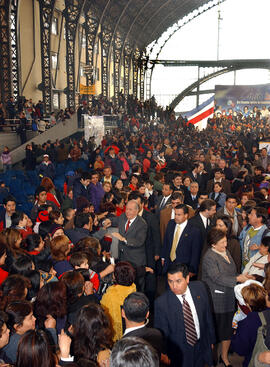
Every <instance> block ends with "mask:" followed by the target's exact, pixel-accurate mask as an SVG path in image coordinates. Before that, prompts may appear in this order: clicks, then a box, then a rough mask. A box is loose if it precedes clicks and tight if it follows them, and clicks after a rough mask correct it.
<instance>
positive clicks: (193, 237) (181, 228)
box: [162, 204, 202, 276]
mask: <svg viewBox="0 0 270 367" xmlns="http://www.w3.org/2000/svg"><path fill="white" fill-rule="evenodd" d="M174 212H175V217H174V220H170V221H169V223H168V226H167V229H166V233H165V237H164V242H163V247H162V264H163V270H164V272H165V273H166V272H167V269H168V267H169V266H170V264H171V263H172V262H176V263H179V262H182V263H184V264H186V265H187V266H188V268H189V272H190V275H191V276H194V275H195V274H197V272H198V266H199V262H200V255H201V248H202V245H201V243H202V240H201V234H200V231H199V229H198V228H196V227H193V226H192V225H191V224H189V223H188V208H187V206H186V205H185V204H180V205H177V206H176V207H175V209H174Z"/></svg>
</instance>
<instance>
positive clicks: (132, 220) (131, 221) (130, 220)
mask: <svg viewBox="0 0 270 367" xmlns="http://www.w3.org/2000/svg"><path fill="white" fill-rule="evenodd" d="M136 218H137V216H136V217H135V218H133V219H128V220H127V221H126V224H125V231H126V230H127V229H126V228H127V224H128V221H129V227H130V226H131V224H132V223H133V222H134V220H135V219H136Z"/></svg>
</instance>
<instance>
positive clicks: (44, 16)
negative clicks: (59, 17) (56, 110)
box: [39, 0, 55, 114]
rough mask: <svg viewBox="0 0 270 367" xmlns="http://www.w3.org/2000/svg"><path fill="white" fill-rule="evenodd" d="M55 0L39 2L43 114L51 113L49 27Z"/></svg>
mask: <svg viewBox="0 0 270 367" xmlns="http://www.w3.org/2000/svg"><path fill="white" fill-rule="evenodd" d="M54 6H55V0H40V1H39V15H40V42H41V43H40V48H41V74H42V87H41V89H42V95H43V103H44V112H45V114H48V113H50V112H51V111H52V77H51V45H50V43H51V42H50V41H51V25H52V17H53V11H54Z"/></svg>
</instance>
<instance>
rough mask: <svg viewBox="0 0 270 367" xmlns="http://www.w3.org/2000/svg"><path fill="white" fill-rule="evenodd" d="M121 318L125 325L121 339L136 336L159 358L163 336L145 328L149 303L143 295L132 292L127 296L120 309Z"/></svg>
mask: <svg viewBox="0 0 270 367" xmlns="http://www.w3.org/2000/svg"><path fill="white" fill-rule="evenodd" d="M122 317H123V318H124V320H125V323H126V330H125V332H124V335H123V338H127V337H130V336H136V337H137V338H141V339H144V340H146V341H147V342H148V343H149V344H151V345H152V347H153V348H154V349H155V350H156V351H157V353H158V354H159V356H160V355H161V353H162V352H163V350H164V343H163V336H162V334H161V332H160V331H159V330H157V329H154V328H150V327H146V325H147V324H146V320H147V319H148V318H149V301H148V299H147V297H146V295H145V294H143V293H139V292H134V293H131V294H130V295H128V296H127V298H126V299H125V301H124V304H123V308H122Z"/></svg>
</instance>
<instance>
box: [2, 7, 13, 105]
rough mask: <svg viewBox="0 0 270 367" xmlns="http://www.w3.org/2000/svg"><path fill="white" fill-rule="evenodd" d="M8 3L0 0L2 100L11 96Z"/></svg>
mask: <svg viewBox="0 0 270 367" xmlns="http://www.w3.org/2000/svg"><path fill="white" fill-rule="evenodd" d="M9 5H10V1H9V0H0V45H1V47H0V65H1V67H0V88H1V89H0V90H1V92H0V93H1V101H2V102H5V101H6V100H7V99H8V98H9V97H10V96H12V84H11V54H10V24H9V21H10V6H9Z"/></svg>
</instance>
